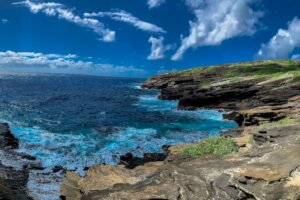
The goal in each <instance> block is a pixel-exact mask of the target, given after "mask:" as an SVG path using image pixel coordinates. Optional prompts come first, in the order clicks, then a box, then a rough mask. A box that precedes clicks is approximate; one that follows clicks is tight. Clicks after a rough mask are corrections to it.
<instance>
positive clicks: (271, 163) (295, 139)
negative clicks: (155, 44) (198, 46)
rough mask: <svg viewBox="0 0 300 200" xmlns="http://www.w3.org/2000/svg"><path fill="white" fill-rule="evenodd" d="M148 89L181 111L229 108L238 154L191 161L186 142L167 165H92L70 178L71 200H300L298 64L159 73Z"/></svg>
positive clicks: (264, 63) (66, 191) (67, 194)
mask: <svg viewBox="0 0 300 200" xmlns="http://www.w3.org/2000/svg"><path fill="white" fill-rule="evenodd" d="M143 87H144V88H149V89H152V88H155V89H160V90H161V95H160V98H161V99H164V100H178V101H179V105H178V107H179V109H190V110H196V109H200V108H214V109H221V110H225V111H231V112H230V113H228V114H226V115H225V117H226V118H228V119H233V120H235V121H236V122H238V124H239V125H240V127H239V128H237V129H235V130H231V131H229V132H226V133H223V135H225V136H227V137H234V140H235V141H236V143H237V144H238V146H239V153H237V154H234V155H229V156H223V157H213V156H206V157H202V158H192V157H189V156H186V155H182V154H181V153H180V152H181V151H182V148H184V147H186V146H188V144H187V145H182V146H177V147H171V148H170V150H171V154H170V155H169V157H168V158H167V159H166V160H165V161H164V162H152V163H148V164H145V165H143V166H139V167H136V168H134V169H132V170H129V169H125V168H124V166H121V165H119V166H104V165H97V166H93V167H92V168H91V169H90V170H89V171H88V174H87V176H86V177H79V176H78V175H76V174H75V173H73V172H71V173H68V175H67V177H66V179H65V181H64V183H63V184H62V187H61V191H62V196H64V197H65V198H66V199H72V200H73V199H189V200H190V199H191V200H193V199H220V200H221V199H222V200H223V199H257V200H258V199H270V200H271V199H295V200H296V199H300V159H299V152H300V63H299V62H295V61H261V62H253V63H237V64H232V65H221V66H215V67H207V68H195V69H191V70H186V71H182V72H176V73H170V74H164V75H158V76H155V77H153V78H150V79H148V80H147V81H145V83H144V84H143Z"/></svg>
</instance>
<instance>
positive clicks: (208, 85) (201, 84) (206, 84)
mask: <svg viewBox="0 0 300 200" xmlns="http://www.w3.org/2000/svg"><path fill="white" fill-rule="evenodd" d="M200 87H202V88H210V87H211V83H210V82H209V81H202V82H201V83H200Z"/></svg>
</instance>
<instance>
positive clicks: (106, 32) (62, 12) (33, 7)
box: [13, 0, 115, 42]
mask: <svg viewBox="0 0 300 200" xmlns="http://www.w3.org/2000/svg"><path fill="white" fill-rule="evenodd" d="M13 4H14V5H22V6H25V7H27V8H29V9H30V11H31V12H32V13H34V14H37V13H44V14H45V15H47V16H53V17H54V16H55V17H57V18H59V19H63V20H66V21H68V22H71V23H73V24H76V25H79V26H82V27H84V28H88V29H91V30H92V31H94V32H95V33H96V34H98V35H99V36H100V40H103V41H105V42H111V41H114V40H115V31H112V30H110V29H107V28H105V27H104V25H103V24H102V23H101V22H100V21H99V20H97V19H93V18H88V17H80V16H78V15H76V14H74V12H73V9H68V8H66V6H64V5H63V4H60V3H55V2H48V3H38V2H33V1H30V0H25V1H21V2H16V3H13Z"/></svg>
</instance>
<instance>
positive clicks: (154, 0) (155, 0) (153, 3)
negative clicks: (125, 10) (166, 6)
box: [147, 0, 166, 8]
mask: <svg viewBox="0 0 300 200" xmlns="http://www.w3.org/2000/svg"><path fill="white" fill-rule="evenodd" d="M165 2H166V0H148V1H147V4H148V6H149V8H154V7H158V6H160V5H161V4H163V3H165Z"/></svg>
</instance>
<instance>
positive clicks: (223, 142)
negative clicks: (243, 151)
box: [182, 137, 238, 157]
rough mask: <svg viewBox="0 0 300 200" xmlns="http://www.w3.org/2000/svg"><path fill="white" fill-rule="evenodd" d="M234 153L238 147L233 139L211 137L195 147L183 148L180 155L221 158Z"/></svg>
mask: <svg viewBox="0 0 300 200" xmlns="http://www.w3.org/2000/svg"><path fill="white" fill-rule="evenodd" d="M236 152H238V146H237V145H236V143H235V141H234V140H233V139H231V138H225V137H211V138H208V139H206V140H204V141H201V142H200V143H198V144H196V145H193V146H190V147H187V148H185V149H184V150H183V152H182V153H183V154H186V155H190V156H192V157H201V156H206V155H211V156H223V155H228V154H233V153H236Z"/></svg>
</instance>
